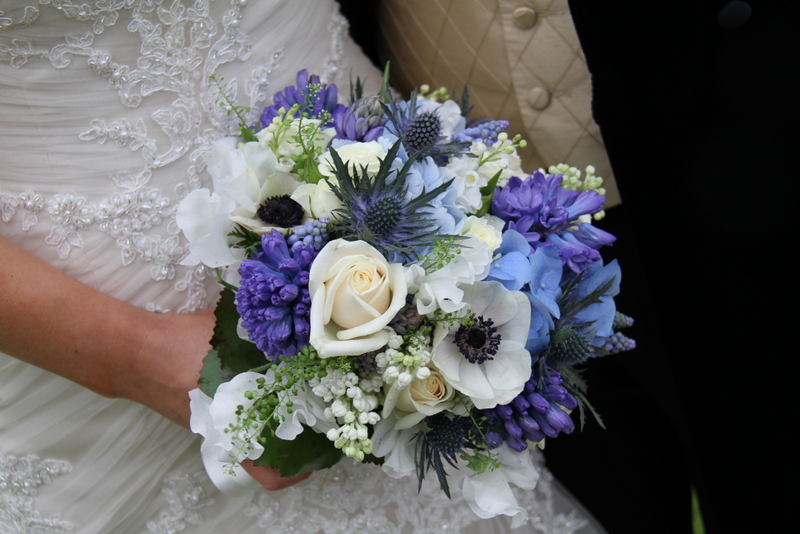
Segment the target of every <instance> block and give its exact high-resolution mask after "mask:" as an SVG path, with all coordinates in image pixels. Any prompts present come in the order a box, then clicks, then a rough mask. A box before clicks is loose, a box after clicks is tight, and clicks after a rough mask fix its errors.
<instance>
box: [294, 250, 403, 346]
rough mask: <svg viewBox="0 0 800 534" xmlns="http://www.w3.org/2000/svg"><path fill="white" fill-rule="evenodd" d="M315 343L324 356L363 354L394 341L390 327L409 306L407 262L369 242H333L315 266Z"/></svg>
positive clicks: (312, 282)
mask: <svg viewBox="0 0 800 534" xmlns="http://www.w3.org/2000/svg"><path fill="white" fill-rule="evenodd" d="M308 289H309V293H310V294H311V314H310V317H309V319H310V323H311V334H310V342H311V345H313V347H314V348H315V349H316V350H317V353H318V354H319V356H320V358H330V357H333V356H358V355H360V354H364V353H366V352H370V351H373V350H378V349H379V348H381V347H383V346H384V345H385V344H386V342H387V341H388V340H389V332H387V331H386V330H385V327H386V326H387V325H388V324H389V322H390V321H391V320H392V319H394V316H395V314H397V312H398V311H400V309H401V308H402V307H403V306H404V305H405V301H406V294H407V289H406V279H405V276H404V275H403V266H402V265H400V264H398V263H389V262H388V261H386V259H385V258H384V257H383V255H382V254H381V253H380V252H378V251H377V250H376V249H375V248H373V247H372V246H371V245H369V244H368V243H365V242H364V241H345V240H344V239H336V240H334V241H331V242H329V243H328V244H327V245H325V247H324V248H323V249H322V250H321V251H320V253H319V254H318V255H317V257H316V259H315V260H314V263H313V264H312V265H311V270H310V271H309V279H308Z"/></svg>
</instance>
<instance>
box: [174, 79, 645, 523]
mask: <svg viewBox="0 0 800 534" xmlns="http://www.w3.org/2000/svg"><path fill="white" fill-rule="evenodd" d="M216 83H219V81H218V80H216ZM219 87H220V88H221V87H222V85H221V84H220V85H219ZM352 93H353V94H352V95H351V103H350V104H349V105H347V106H345V105H341V104H338V103H337V98H338V93H337V88H336V87H335V86H333V85H325V84H322V83H320V81H319V79H318V78H317V77H315V76H309V75H308V74H307V73H306V72H305V71H301V72H300V73H299V74H298V75H297V86H293V87H287V88H286V89H284V90H283V91H281V92H280V93H278V94H276V95H275V97H274V105H272V106H269V107H267V108H266V109H265V110H264V112H263V114H262V115H261V124H260V125H258V126H256V127H253V126H252V125H249V124H246V123H245V121H244V120H243V119H242V111H243V109H242V108H239V107H237V106H236V105H235V104H234V103H233V102H231V101H230V99H229V98H228V97H226V96H225V94H224V91H222V95H221V97H222V99H223V104H225V105H227V106H228V107H229V109H230V110H231V111H232V112H233V113H235V114H236V115H238V116H239V117H240V131H241V139H235V138H229V139H222V140H219V141H217V142H216V143H215V144H214V145H213V148H212V150H211V151H210V152H209V153H208V154H207V156H206V158H205V161H206V164H207V167H208V172H209V173H210V174H211V177H212V178H213V190H209V189H198V190H195V191H193V192H191V193H189V194H188V195H187V196H186V197H185V198H184V200H183V201H182V203H181V204H180V206H179V208H178V214H177V222H178V225H179V226H180V227H181V228H182V230H183V231H184V233H185V234H186V236H187V238H188V240H189V241H190V251H191V252H190V254H189V256H188V257H187V258H186V259H185V260H184V261H185V263H189V264H199V263H203V264H205V265H207V266H209V267H213V268H216V269H217V273H218V276H219V277H220V281H221V283H222V284H223V285H224V287H225V289H224V290H223V294H222V297H221V300H220V302H219V304H218V307H217V310H216V316H217V326H216V330H215V333H214V337H213V339H212V346H213V350H211V352H210V353H209V355H208V357H207V358H206V360H205V363H204V369H203V372H202V375H201V379H200V389H198V390H194V391H193V392H191V406H192V421H191V424H192V429H193V430H194V431H195V432H197V433H200V434H202V435H203V436H204V437H205V441H204V444H203V452H204V457H205V458H206V460H207V462H206V463H207V467H209V472H210V473H212V478H213V479H214V481H215V483H217V484H218V485H220V486H221V487H224V486H226V485H228V487H229V490H230V491H235V488H234V489H231V485H232V486H233V487H235V486H236V482H235V480H236V475H237V474H240V473H241V467H240V466H239V465H238V462H239V461H242V460H244V459H251V460H254V461H255V463H256V464H262V465H263V464H266V465H270V466H273V467H275V468H277V469H279V470H280V472H281V474H282V475H283V476H292V475H296V474H299V473H302V472H306V471H310V470H315V469H323V468H326V467H330V466H332V465H333V464H335V463H336V462H337V461H339V460H340V459H341V458H342V457H343V456H347V457H349V458H352V459H354V460H356V461H359V462H373V463H378V464H381V465H382V466H383V470H384V471H385V472H386V473H387V474H388V475H389V476H392V477H404V476H414V475H416V476H417V477H418V479H419V481H420V484H421V483H422V480H423V478H424V477H425V476H427V475H428V474H429V472H430V471H431V470H432V471H433V472H434V473H435V474H436V477H437V478H438V481H439V483H440V485H441V488H442V489H443V490H444V492H445V493H447V495H448V496H449V485H448V470H451V472H452V469H457V468H458V469H463V470H465V472H466V476H464V477H463V482H462V492H463V495H464V497H465V499H466V500H467V502H469V503H470V506H471V507H472V509H473V510H474V511H475V513H477V514H478V515H479V516H481V517H491V516H493V515H496V514H506V515H511V516H514V521H513V522H514V523H515V524H519V523H521V522H522V521H523V519H524V517H525V515H524V510H522V508H520V507H519V506H518V505H517V502H516V500H515V498H514V495H513V493H512V492H511V487H512V486H517V487H521V488H525V489H532V488H533V485H534V484H535V482H536V479H537V474H536V471H535V469H534V467H533V465H532V463H531V459H530V455H529V454H527V453H526V452H525V450H526V449H527V448H528V447H529V446H531V445H533V444H538V445H539V446H542V445H543V442H544V440H545V438H548V437H549V438H555V437H557V436H558V435H559V434H560V433H562V432H564V433H570V432H572V431H573V429H574V427H575V424H574V423H573V420H572V418H571V415H570V414H571V412H573V411H574V410H577V411H578V413H579V417H580V421H581V424H583V421H584V418H585V413H586V412H592V413H594V410H593V409H592V408H591V406H590V405H589V403H588V402H587V400H586V397H585V392H586V385H585V383H584V381H583V380H582V379H581V374H580V371H578V370H576V367H578V366H580V365H581V364H583V363H585V362H586V361H587V360H589V359H591V358H593V357H596V356H601V355H605V354H608V353H609V352H618V351H620V350H627V349H629V348H632V347H633V341H632V340H630V339H628V338H626V337H625V336H624V335H622V334H621V333H619V332H618V331H619V330H620V329H621V328H623V327H625V326H627V325H629V324H631V322H632V321H631V320H630V319H629V318H627V317H626V316H624V315H622V314H619V313H617V312H616V309H615V305H614V300H613V297H614V296H615V295H616V294H617V292H618V290H619V282H620V270H619V267H618V265H617V263H616V262H611V263H609V264H607V265H604V263H603V260H602V259H601V257H600V254H599V252H598V250H599V249H600V248H601V247H603V246H604V245H608V244H611V243H612V242H613V241H614V239H615V238H614V237H613V236H612V235H610V234H608V233H606V232H604V231H602V230H600V229H598V228H596V227H595V226H593V225H592V220H593V219H592V218H593V216H594V217H595V218H599V217H600V216H602V211H601V209H602V204H603V200H604V197H603V193H604V191H603V189H602V180H601V179H600V178H597V177H595V176H593V172H594V170H593V169H592V168H591V167H589V168H587V169H586V176H585V178H584V179H583V180H581V173H580V171H578V170H577V169H575V168H571V167H568V166H566V165H559V166H557V167H551V168H550V169H549V170H548V171H543V170H541V171H537V172H534V173H533V174H532V175H528V174H526V173H524V172H523V171H522V169H521V167H520V163H521V162H520V158H519V157H518V155H517V148H518V147H521V146H524V141H523V140H521V139H520V138H519V136H517V137H515V138H513V139H510V138H509V137H508V135H507V134H506V133H505V132H504V130H505V129H506V128H507V126H508V123H507V122H506V121H502V120H488V119H487V120H479V121H474V122H469V121H468V119H467V115H468V114H469V105H468V97H467V93H466V90H465V92H464V95H463V96H462V103H461V105H459V104H457V103H456V102H455V101H453V100H449V99H447V98H446V96H445V95H443V94H442V92H441V91H437V92H434V93H430V94H425V92H423V93H421V94H417V93H415V94H413V95H412V96H411V98H410V100H408V101H397V100H395V99H393V98H392V97H391V96H390V93H389V91H388V90H387V85H386V84H385V83H384V89H383V90H382V91H381V93H380V94H379V95H369V96H363V95H362V94H361V93H362V91H361V88H360V84H358V83H357V84H356V86H355V88H354V89H353V90H352ZM595 416H596V414H595ZM598 421H599V418H598ZM210 464H216V465H218V466H221V470H220V469H219V468H217V469H216V471H214V468H213V467H212V466H211V465H210Z"/></svg>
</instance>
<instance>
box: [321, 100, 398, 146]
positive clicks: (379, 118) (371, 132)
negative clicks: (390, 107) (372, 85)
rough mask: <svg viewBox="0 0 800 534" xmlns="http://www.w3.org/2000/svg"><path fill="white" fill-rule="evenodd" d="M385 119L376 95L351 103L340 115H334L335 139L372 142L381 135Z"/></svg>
mask: <svg viewBox="0 0 800 534" xmlns="http://www.w3.org/2000/svg"><path fill="white" fill-rule="evenodd" d="M384 124H386V117H385V116H384V114H383V108H382V107H381V100H380V97H378V96H377V95H374V96H370V97H367V98H362V99H360V100H357V101H355V102H353V104H352V105H350V106H349V107H347V108H346V109H345V110H344V111H343V112H342V113H339V114H338V115H336V118H335V121H334V124H333V125H334V126H335V127H336V138H337V139H349V140H351V141H362V142H369V141H374V140H376V139H377V138H378V137H380V136H381V135H382V134H383V125H384Z"/></svg>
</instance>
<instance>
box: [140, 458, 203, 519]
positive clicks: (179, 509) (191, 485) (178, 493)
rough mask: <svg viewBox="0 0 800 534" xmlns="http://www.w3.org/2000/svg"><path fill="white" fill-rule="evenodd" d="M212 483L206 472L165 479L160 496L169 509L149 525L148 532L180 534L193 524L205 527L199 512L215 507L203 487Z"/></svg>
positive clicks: (172, 475)
mask: <svg viewBox="0 0 800 534" xmlns="http://www.w3.org/2000/svg"><path fill="white" fill-rule="evenodd" d="M209 484H210V482H209V481H208V476H207V475H206V473H205V472H204V471H201V472H199V473H195V474H194V475H193V476H191V475H188V474H186V473H180V472H175V473H171V474H170V475H167V476H166V477H164V481H163V487H162V489H161V494H162V498H163V499H164V500H166V504H165V508H166V509H165V510H164V511H163V512H161V513H160V514H159V517H158V519H157V520H155V521H150V522H149V523H147V530H148V531H149V532H152V533H153V534H177V533H178V532H184V531H185V530H186V529H187V527H190V526H191V525H200V524H202V523H203V516H202V515H201V514H200V510H202V509H203V508H205V507H207V506H210V505H212V504H214V501H213V499H209V498H207V497H206V490H205V489H204V486H208V485H209Z"/></svg>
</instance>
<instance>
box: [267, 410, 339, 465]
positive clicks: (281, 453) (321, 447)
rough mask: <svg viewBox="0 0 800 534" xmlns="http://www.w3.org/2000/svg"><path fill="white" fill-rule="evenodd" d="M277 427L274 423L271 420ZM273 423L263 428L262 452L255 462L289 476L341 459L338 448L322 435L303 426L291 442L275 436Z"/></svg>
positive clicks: (332, 463) (331, 463)
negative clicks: (301, 430)
mask: <svg viewBox="0 0 800 534" xmlns="http://www.w3.org/2000/svg"><path fill="white" fill-rule="evenodd" d="M273 425H274V426H277V424H276V423H273ZM273 425H271V426H270V428H267V429H265V430H264V433H263V434H262V437H263V438H265V440H266V441H265V442H264V441H262V444H263V445H264V453H263V454H262V455H261V457H260V458H259V459H258V460H256V461H255V464H256V465H269V466H271V467H274V468H275V469H278V470H279V471H280V473H281V476H282V477H292V476H295V475H299V474H301V473H307V472H309V471H317V470H319V469H326V468H328V467H331V466H333V465H335V464H336V462H338V461H339V460H341V459H342V456H344V455H343V454H342V451H340V450H338V449H337V448H336V447H334V445H333V442H332V441H330V440H329V439H328V438H327V437H326V436H325V434H318V433H316V432H314V431H313V430H311V429H310V428H307V427H306V428H304V430H303V432H302V433H300V434H299V435H298V436H297V437H296V438H295V439H293V440H292V441H286V440H283V439H280V438H279V437H277V436H276V435H275V433H274V430H275V429H274V427H273Z"/></svg>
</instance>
